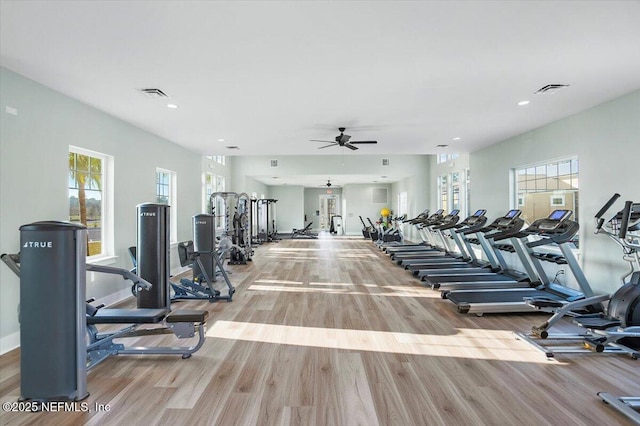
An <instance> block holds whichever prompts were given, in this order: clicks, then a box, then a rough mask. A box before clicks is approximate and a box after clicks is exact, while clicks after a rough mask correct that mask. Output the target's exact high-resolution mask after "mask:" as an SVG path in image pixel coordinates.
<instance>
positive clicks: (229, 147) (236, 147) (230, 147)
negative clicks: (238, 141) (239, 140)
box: [225, 145, 240, 149]
mask: <svg viewBox="0 0 640 426" xmlns="http://www.w3.org/2000/svg"><path fill="white" fill-rule="evenodd" d="M225 148H227V149H240V147H238V146H236V145H229V146H225Z"/></svg>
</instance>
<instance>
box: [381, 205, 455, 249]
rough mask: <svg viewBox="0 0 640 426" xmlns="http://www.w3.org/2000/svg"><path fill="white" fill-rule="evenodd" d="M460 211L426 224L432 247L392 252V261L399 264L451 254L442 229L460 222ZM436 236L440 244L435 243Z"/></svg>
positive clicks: (453, 211) (452, 211)
mask: <svg viewBox="0 0 640 426" xmlns="http://www.w3.org/2000/svg"><path fill="white" fill-rule="evenodd" d="M459 213H460V210H457V209H454V210H451V212H450V213H449V214H448V215H446V216H445V217H442V218H440V219H439V220H437V221H433V222H429V223H428V224H426V226H425V228H426V231H425V232H427V234H428V235H429V236H430V237H431V247H426V246H425V247H422V248H418V249H417V250H412V249H406V250H400V251H395V252H390V253H389V255H390V256H391V260H393V261H395V262H397V261H398V260H401V259H412V258H413V259H419V258H422V257H431V256H434V255H435V256H443V255H445V254H448V253H451V252H452V249H451V247H450V246H449V244H448V243H447V238H446V237H445V236H444V235H443V233H442V229H444V228H447V227H448V226H449V225H450V226H454V225H455V224H456V223H458V221H459V220H460V216H458V214H459ZM434 234H435V235H437V236H438V238H439V242H437V241H433V239H434Z"/></svg>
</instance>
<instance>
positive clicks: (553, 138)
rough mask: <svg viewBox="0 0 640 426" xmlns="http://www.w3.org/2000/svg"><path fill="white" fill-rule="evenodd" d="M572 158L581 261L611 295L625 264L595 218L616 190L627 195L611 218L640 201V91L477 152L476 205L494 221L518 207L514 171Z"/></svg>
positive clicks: (473, 177) (473, 157)
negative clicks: (626, 202) (575, 165)
mask: <svg viewBox="0 0 640 426" xmlns="http://www.w3.org/2000/svg"><path fill="white" fill-rule="evenodd" d="M570 156H577V157H578V161H579V166H580V171H579V179H580V206H579V217H580V241H581V261H582V263H583V266H584V269H585V273H586V275H587V278H588V279H589V281H590V283H591V286H592V287H594V288H595V289H597V290H598V291H600V292H611V291H614V290H615V289H616V288H617V287H618V286H619V285H620V283H619V280H618V277H619V276H620V275H621V274H622V272H624V271H625V270H626V264H625V263H624V262H623V261H622V259H621V257H622V256H621V250H620V249H619V248H617V246H616V245H615V244H614V243H613V242H612V241H609V240H608V238H605V237H604V236H602V235H594V229H595V226H594V221H593V216H594V215H595V214H596V212H597V211H598V210H599V209H600V207H601V206H602V205H603V204H604V203H605V202H606V201H607V200H608V199H609V198H610V197H611V195H612V194H613V193H615V192H618V193H620V194H621V195H622V197H621V200H620V201H619V202H618V203H617V204H616V205H615V206H614V207H613V208H612V209H611V210H610V213H609V214H610V215H611V214H613V213H615V211H617V210H619V209H621V208H622V206H623V201H624V200H633V201H636V202H638V201H640V185H638V182H639V181H638V177H637V174H638V159H640V91H635V92H633V93H630V94H628V95H626V96H622V97H620V98H617V99H614V100H612V101H610V102H607V103H604V104H601V105H599V106H596V107H594V108H591V109H589V110H587V111H584V112H581V113H579V114H575V115H573V116H570V117H567V118H565V119H562V120H559V121H556V122H554V123H551V124H548V125H546V126H544V127H540V128H538V129H535V130H532V131H530V132H527V133H525V134H522V135H519V136H517V137H514V138H511V139H509V140H506V141H503V142H500V143H497V144H496V145H492V146H490V147H488V148H486V149H483V150H480V151H477V152H474V153H472V154H471V155H470V159H469V163H470V167H471V187H472V191H471V204H472V205H473V208H486V209H488V213H487V215H488V216H489V218H490V220H492V219H493V218H495V217H496V216H497V215H499V214H501V213H502V212H505V211H506V210H508V209H509V208H511V207H513V200H512V199H511V197H512V196H511V193H512V192H511V185H510V174H511V170H512V169H513V168H516V167H520V166H523V165H528V164H531V163H536V162H547V161H549V160H553V159H558V158H565V157H570ZM434 185H435V183H434Z"/></svg>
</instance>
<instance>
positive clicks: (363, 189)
mask: <svg viewBox="0 0 640 426" xmlns="http://www.w3.org/2000/svg"><path fill="white" fill-rule="evenodd" d="M374 188H386V189H387V202H386V203H373V202H372V191H373V189H374ZM342 202H343V203H346V204H345V205H344V206H345V207H346V215H345V217H344V218H343V220H342V222H343V225H342V226H343V229H344V233H345V234H346V235H362V223H360V219H358V216H362V218H363V219H364V221H365V223H366V224H369V222H367V217H369V218H371V220H372V221H373V222H374V223H375V222H376V220H378V218H379V217H380V210H382V208H384V207H386V208H388V209H391V208H392V207H393V194H392V192H391V185H390V184H381V183H371V184H354V185H345V186H344V187H343V188H342Z"/></svg>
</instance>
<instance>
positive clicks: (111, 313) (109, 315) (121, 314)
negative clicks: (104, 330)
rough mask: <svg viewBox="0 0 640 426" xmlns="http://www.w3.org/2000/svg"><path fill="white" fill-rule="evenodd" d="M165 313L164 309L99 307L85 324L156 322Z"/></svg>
mask: <svg viewBox="0 0 640 426" xmlns="http://www.w3.org/2000/svg"><path fill="white" fill-rule="evenodd" d="M166 314H167V310H166V309H99V310H98V312H96V314H95V315H94V316H90V317H89V316H88V317H87V324H157V323H159V322H160V321H162V320H163V319H164V317H165V315H166Z"/></svg>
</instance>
